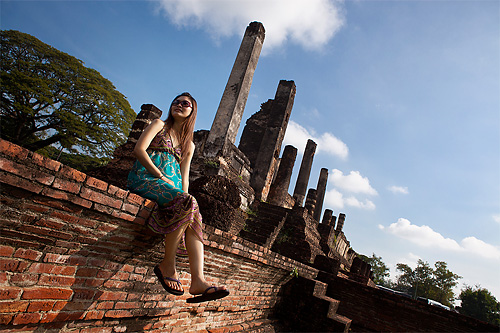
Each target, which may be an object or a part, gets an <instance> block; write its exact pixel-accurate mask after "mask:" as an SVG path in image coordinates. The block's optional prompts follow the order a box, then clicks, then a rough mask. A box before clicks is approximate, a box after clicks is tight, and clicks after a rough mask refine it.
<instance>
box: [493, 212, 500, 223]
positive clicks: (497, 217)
mask: <svg viewBox="0 0 500 333" xmlns="http://www.w3.org/2000/svg"><path fill="white" fill-rule="evenodd" d="M493 221H495V222H496V223H500V214H495V215H493Z"/></svg>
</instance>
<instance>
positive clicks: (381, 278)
mask: <svg viewBox="0 0 500 333" xmlns="http://www.w3.org/2000/svg"><path fill="white" fill-rule="evenodd" d="M359 257H360V258H361V260H363V261H364V262H366V263H367V264H370V265H371V266H372V272H373V282H375V283H376V284H378V285H381V286H385V287H388V286H389V281H388V280H387V279H388V278H389V268H388V267H387V266H386V264H385V263H384V262H383V261H382V257H377V256H376V255H375V253H372V256H371V257H367V256H365V255H362V254H361V255H359Z"/></svg>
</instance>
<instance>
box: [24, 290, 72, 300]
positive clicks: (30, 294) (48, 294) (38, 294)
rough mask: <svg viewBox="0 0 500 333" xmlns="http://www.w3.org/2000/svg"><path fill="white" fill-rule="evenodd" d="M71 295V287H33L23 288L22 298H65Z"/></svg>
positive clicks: (67, 298)
mask: <svg viewBox="0 0 500 333" xmlns="http://www.w3.org/2000/svg"><path fill="white" fill-rule="evenodd" d="M71 295H73V291H72V290H71V289H63V288H44V287H34V288H26V289H24V292H23V295H22V297H21V298H22V299H66V300H69V299H70V298H71Z"/></svg>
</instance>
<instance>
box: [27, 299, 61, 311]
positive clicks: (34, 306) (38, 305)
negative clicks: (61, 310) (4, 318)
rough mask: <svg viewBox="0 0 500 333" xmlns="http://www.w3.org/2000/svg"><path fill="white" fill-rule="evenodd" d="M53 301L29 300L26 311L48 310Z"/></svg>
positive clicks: (50, 308) (51, 306)
mask: <svg viewBox="0 0 500 333" xmlns="http://www.w3.org/2000/svg"><path fill="white" fill-rule="evenodd" d="M55 303H56V302H55V301H31V302H29V307H28V310H27V312H40V311H50V310H52V308H53V307H54V304H55Z"/></svg>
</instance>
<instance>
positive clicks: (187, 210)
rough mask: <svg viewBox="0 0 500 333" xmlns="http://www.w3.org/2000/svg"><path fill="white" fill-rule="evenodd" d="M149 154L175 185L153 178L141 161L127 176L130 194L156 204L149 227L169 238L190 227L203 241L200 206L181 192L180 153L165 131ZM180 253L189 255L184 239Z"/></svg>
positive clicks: (150, 146)
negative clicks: (185, 227)
mask: <svg viewBox="0 0 500 333" xmlns="http://www.w3.org/2000/svg"><path fill="white" fill-rule="evenodd" d="M147 153H148V155H149V157H150V158H151V161H153V163H154V164H155V165H156V166H157V167H158V168H159V169H160V170H161V172H162V173H163V174H164V175H165V176H166V177H167V178H168V179H170V180H171V181H173V183H174V186H172V185H170V184H169V183H167V182H165V181H164V180H161V179H159V178H156V177H154V176H153V175H152V174H151V173H149V171H148V170H147V169H146V168H145V167H144V166H143V165H142V164H141V163H140V162H139V161H135V163H134V166H133V167H132V170H131V171H130V173H129V175H128V184H127V186H128V188H129V190H130V191H131V192H134V193H136V194H138V195H140V196H142V197H144V198H147V199H150V200H152V201H155V202H156V205H155V206H154V208H153V211H152V213H151V215H150V217H149V218H148V220H147V222H146V223H147V225H148V227H149V228H150V229H151V230H153V231H154V232H156V233H160V234H168V233H171V232H173V231H175V230H177V229H178V228H180V227H183V226H186V225H187V226H188V227H189V228H191V229H192V230H194V231H195V234H196V235H197V236H198V238H199V239H200V240H201V241H203V235H202V227H201V222H202V218H201V214H200V210H199V208H198V203H197V202H196V199H195V198H194V197H193V196H192V195H190V194H188V193H186V192H184V191H183V190H182V177H181V170H180V159H181V150H180V149H179V148H174V147H173V144H172V141H171V140H170V139H169V138H168V133H167V131H166V128H165V127H163V129H162V130H160V132H158V134H156V136H155V138H154V139H153V141H151V144H150V145H149V147H148V149H147ZM177 253H178V254H179V255H182V256H186V255H187V251H186V245H185V241H184V235H183V237H182V241H181V243H180V244H179V249H178V250H177Z"/></svg>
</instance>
